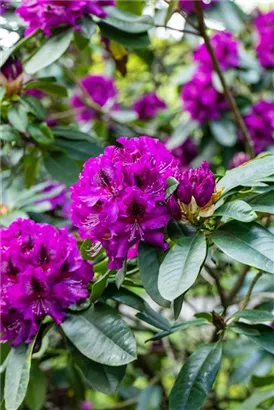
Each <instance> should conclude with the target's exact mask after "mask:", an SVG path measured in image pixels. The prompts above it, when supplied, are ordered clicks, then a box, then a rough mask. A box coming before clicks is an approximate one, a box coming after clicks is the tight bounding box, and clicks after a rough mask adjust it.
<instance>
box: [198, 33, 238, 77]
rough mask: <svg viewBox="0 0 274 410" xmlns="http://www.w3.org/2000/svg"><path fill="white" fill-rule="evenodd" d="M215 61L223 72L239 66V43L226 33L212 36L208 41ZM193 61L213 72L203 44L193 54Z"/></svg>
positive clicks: (210, 60)
mask: <svg viewBox="0 0 274 410" xmlns="http://www.w3.org/2000/svg"><path fill="white" fill-rule="evenodd" d="M210 42H211V45H212V47H213V49H214V51H215V54H216V57H217V60H218V61H219V62H220V66H221V68H222V69H223V70H226V69H228V68H234V67H238V66H239V42H238V41H237V40H236V39H235V38H234V37H233V35H232V34H231V33H229V32H228V31H223V32H219V33H216V34H214V35H213V36H212V37H211V39H210ZM194 60H195V61H197V62H198V63H199V64H201V65H204V66H205V67H207V68H210V69H211V70H213V63H212V59H211V57H210V54H209V52H208V50H207V47H206V45H205V44H202V45H201V46H199V47H198V48H197V49H196V50H195V52H194Z"/></svg>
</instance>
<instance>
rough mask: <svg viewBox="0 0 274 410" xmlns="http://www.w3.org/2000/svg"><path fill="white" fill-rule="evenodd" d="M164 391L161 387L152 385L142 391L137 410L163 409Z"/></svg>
mask: <svg viewBox="0 0 274 410" xmlns="http://www.w3.org/2000/svg"><path fill="white" fill-rule="evenodd" d="M161 400H162V390H161V387H160V386H157V385H156V386H155V385H151V386H148V387H146V388H145V389H144V390H142V392H141V394H140V396H139V398H138V402H137V407H136V410H159V409H160V407H161Z"/></svg>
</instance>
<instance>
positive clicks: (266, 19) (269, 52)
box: [255, 10, 274, 68]
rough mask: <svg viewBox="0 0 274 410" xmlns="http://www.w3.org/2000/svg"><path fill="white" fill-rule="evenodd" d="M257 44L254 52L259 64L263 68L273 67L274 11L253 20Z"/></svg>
mask: <svg viewBox="0 0 274 410" xmlns="http://www.w3.org/2000/svg"><path fill="white" fill-rule="evenodd" d="M255 26H256V29H257V35H258V42H257V46H256V52H257V55H258V59H259V62H260V64H261V65H262V66H263V67H265V68H272V67H274V41H273V38H274V10H271V11H269V12H268V13H264V14H260V15H259V16H258V17H257V18H256V20H255Z"/></svg>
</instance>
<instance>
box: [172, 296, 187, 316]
mask: <svg viewBox="0 0 274 410" xmlns="http://www.w3.org/2000/svg"><path fill="white" fill-rule="evenodd" d="M184 296H185V295H181V296H178V297H177V298H176V299H175V300H174V302H173V313H174V319H175V320H177V319H178V317H179V316H180V313H181V310H182V307H183V303H184Z"/></svg>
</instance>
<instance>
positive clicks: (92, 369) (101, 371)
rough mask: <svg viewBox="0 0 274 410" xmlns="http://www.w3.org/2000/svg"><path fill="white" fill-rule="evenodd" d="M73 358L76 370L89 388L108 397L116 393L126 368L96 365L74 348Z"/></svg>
mask: <svg viewBox="0 0 274 410" xmlns="http://www.w3.org/2000/svg"><path fill="white" fill-rule="evenodd" d="M72 356H73V359H74V362H75V366H76V368H77V369H78V370H79V371H80V374H81V376H82V377H83V380H84V381H85V383H86V384H87V385H88V386H89V387H91V388H93V389H95V390H98V391H100V392H102V393H104V394H108V395H113V394H115V393H116V391H117V388H118V386H119V384H120V382H121V381H122V379H123V377H124V375H125V371H126V366H115V367H113V366H107V365H105V364H100V363H96V362H94V361H93V360H90V359H88V358H87V357H86V356H84V355H82V354H81V353H80V352H79V350H77V349H76V348H75V347H73V348H72Z"/></svg>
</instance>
